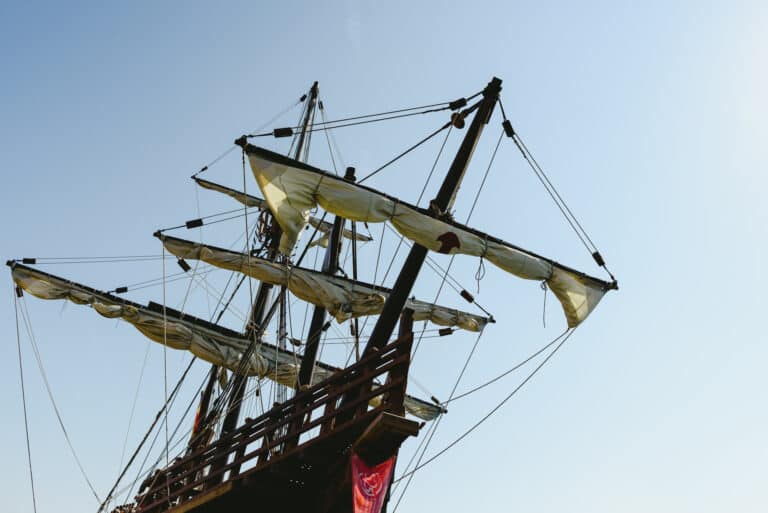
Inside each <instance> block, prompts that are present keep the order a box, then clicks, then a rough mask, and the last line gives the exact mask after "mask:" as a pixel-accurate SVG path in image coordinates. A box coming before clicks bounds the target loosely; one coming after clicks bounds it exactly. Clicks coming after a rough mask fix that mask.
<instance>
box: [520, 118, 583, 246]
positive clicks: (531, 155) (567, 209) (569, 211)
mask: <svg viewBox="0 0 768 513" xmlns="http://www.w3.org/2000/svg"><path fill="white" fill-rule="evenodd" d="M515 139H516V140H517V142H519V143H520V146H522V148H523V150H525V153H526V154H527V155H528V156H529V157H530V159H531V163H532V164H533V165H534V166H535V167H536V169H537V170H538V171H539V173H540V174H541V176H542V177H543V178H544V180H545V181H546V182H547V185H548V186H549V188H550V189H551V190H552V192H553V193H554V194H555V196H557V199H558V200H560V203H561V204H562V205H563V208H565V210H566V211H567V212H568V214H569V215H570V216H571V219H573V222H575V223H576V226H578V227H579V229H580V230H581V233H583V234H584V237H586V239H587V240H588V241H589V243H590V244H591V245H592V247H593V248H594V249H595V250H597V246H596V245H595V243H594V242H593V241H592V239H591V238H590V237H589V234H588V233H587V231H586V230H585V229H584V227H583V226H582V225H581V223H580V222H579V220H578V218H577V217H576V216H575V215H574V213H573V211H572V210H571V209H570V207H569V206H568V204H567V203H566V202H565V200H564V199H563V197H562V196H561V195H560V193H559V192H558V190H557V188H556V187H555V186H554V184H553V183H552V181H551V180H550V179H549V177H548V176H547V174H546V173H545V172H544V169H543V168H542V167H541V166H540V165H539V162H538V161H537V160H536V158H535V157H534V156H533V153H531V151H530V150H529V149H528V146H526V145H525V143H524V142H523V139H522V138H521V137H520V134H518V133H515Z"/></svg>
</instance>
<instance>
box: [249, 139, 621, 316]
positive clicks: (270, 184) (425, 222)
mask: <svg viewBox="0 0 768 513" xmlns="http://www.w3.org/2000/svg"><path fill="white" fill-rule="evenodd" d="M246 152H247V154H248V158H249V161H250V165H251V169H252V171H253V174H254V176H255V177H256V182H257V183H258V184H259V188H260V189H261V192H262V194H263V195H264V198H265V200H266V202H267V204H268V205H269V208H270V210H271V211H272V214H273V215H274V216H275V218H276V219H277V221H278V223H280V227H281V228H282V229H283V236H282V239H281V241H280V251H281V252H282V253H284V254H286V255H289V254H291V253H292V251H293V248H294V246H295V244H296V240H297V237H298V235H299V232H300V231H301V230H302V229H303V228H304V226H305V225H306V224H307V222H308V219H309V212H310V210H312V209H314V208H316V207H317V206H320V207H322V208H324V209H325V210H327V211H328V212H331V213H333V214H336V215H339V216H342V217H344V218H345V219H351V220H353V221H364V222H374V223H380V222H384V221H389V222H391V223H392V225H393V226H394V227H395V228H396V229H397V231H399V232H400V233H401V234H402V235H404V236H405V237H407V238H408V239H410V240H412V241H413V242H416V243H417V244H420V245H422V246H424V247H426V248H428V249H430V250H432V251H436V252H440V253H447V254H457V253H461V254H466V255H473V256H478V257H482V258H485V259H487V260H488V261H490V262H492V263H493V264H495V265H496V266H498V267H499V268H501V269H503V270H504V271H506V272H508V273H511V274H513V275H515V276H518V277H520V278H524V279H528V280H539V281H546V282H547V285H548V286H549V288H550V289H551V290H552V292H553V293H554V294H555V296H557V298H558V300H559V301H560V303H561V305H562V307H563V310H564V312H565V316H566V319H567V321H568V326H569V327H575V326H576V325H578V324H579V323H580V322H582V321H583V320H584V319H585V318H586V317H587V316H588V315H589V313H590V312H591V311H592V310H593V309H594V308H595V306H596V305H597V303H598V302H599V301H600V299H601V298H602V297H603V295H604V294H605V292H606V291H607V290H608V289H610V288H611V284H609V283H606V282H604V281H602V280H599V279H596V278H592V277H590V276H587V275H585V274H583V273H579V272H577V271H574V270H571V269H568V268H566V267H565V266H562V265H560V264H558V263H556V262H554V261H552V260H549V259H546V258H544V257H541V256H538V255H536V254H533V253H531V252H528V251H525V250H523V249H520V248H517V247H515V246H513V245H511V244H508V243H506V242H504V241H502V240H500V239H497V238H495V237H491V236H489V235H487V234H484V233H481V232H478V231H476V230H473V229H472V228H469V227H467V226H463V225H461V224H459V223H456V222H454V221H452V220H450V219H438V218H437V217H435V216H433V215H432V214H431V213H429V212H427V211H426V210H424V209H421V208H418V207H416V206H413V205H409V204H408V203H405V202H402V201H400V200H398V199H396V198H393V197H391V196H387V195H386V194H383V193H381V192H378V191H376V190H374V189H371V188H369V187H365V186H361V185H357V184H355V183H352V182H349V181H346V180H344V179H342V178H339V177H336V176H334V175H331V174H330V173H326V172H324V171H322V170H319V169H316V168H313V167H311V166H308V165H306V164H303V163H301V162H298V161H295V160H292V159H289V158H286V157H283V156H282V155H279V154H277V153H273V152H271V151H268V150H265V149H262V148H257V147H255V146H252V145H247V146H246Z"/></svg>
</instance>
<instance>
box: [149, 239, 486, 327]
mask: <svg viewBox="0 0 768 513" xmlns="http://www.w3.org/2000/svg"><path fill="white" fill-rule="evenodd" d="M158 237H159V238H160V240H162V241H163V245H165V248H166V249H167V250H168V251H169V252H170V253H172V254H173V255H176V256H177V257H179V258H185V259H194V260H202V261H203V262H206V263H209V264H211V265H214V266H216V267H220V268H223V269H229V270H230V271H237V272H241V273H244V274H247V275H248V276H251V277H253V278H256V279H257V280H259V281H264V282H267V283H271V284H272V285H280V286H285V287H287V288H288V290H290V291H291V293H292V294H293V295H294V296H296V297H298V298H299V299H302V300H304V301H307V302H309V303H312V304H314V305H317V306H322V307H323V308H325V309H326V310H327V311H328V312H329V313H330V314H331V315H333V316H334V317H335V318H336V320H337V321H338V322H344V321H346V320H348V319H350V318H353V317H360V316H364V315H377V314H379V313H381V310H382V308H384V302H385V301H386V299H387V296H388V295H389V289H386V288H383V287H375V286H374V285H370V284H367V283H363V282H360V281H355V280H350V279H348V278H342V277H341V276H329V275H327V274H323V273H321V272H318V271H313V270H310V269H304V268H301V267H289V266H286V265H283V264H279V263H275V262H270V261H268V260H264V259H262V258H258V257H255V256H249V255H247V254H244V253H238V252H235V251H229V250H227V249H222V248H217V247H214V246H209V245H206V244H199V243H197V242H192V241H188V240H184V239H179V238H176V237H170V236H168V235H163V234H158ZM405 307H406V308H410V309H411V310H413V312H414V314H413V318H414V320H416V321H420V320H428V321H430V322H432V323H434V324H438V325H440V326H456V327H459V328H462V329H465V330H468V331H482V329H483V328H484V327H485V325H486V324H487V323H488V318H487V317H482V316H479V315H474V314H470V313H467V312H463V311H461V310H456V309H453V308H447V307H444V306H439V305H435V304H432V303H427V302H425V301H419V300H417V299H409V300H408V301H407V302H406V305H405Z"/></svg>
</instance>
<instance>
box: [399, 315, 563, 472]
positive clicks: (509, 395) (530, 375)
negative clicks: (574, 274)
mask: <svg viewBox="0 0 768 513" xmlns="http://www.w3.org/2000/svg"><path fill="white" fill-rule="evenodd" d="M568 331H569V333H568V334H567V335H566V336H565V337H564V338H563V340H561V341H560V343H559V344H558V345H557V346H555V348H554V349H553V350H552V352H551V353H549V354H548V355H547V357H546V358H544V360H543V361H542V362H541V363H540V364H539V365H537V366H536V368H535V369H533V371H531V373H530V374H528V376H526V378H525V379H524V380H523V381H522V382H521V383H520V384H519V385H518V386H517V387H515V388H514V389H513V390H512V391H511V392H510V393H509V394H507V396H506V397H505V398H504V399H502V400H501V402H500V403H499V404H497V405H496V406H494V407H493V408H492V409H491V410H490V411H489V412H488V413H487V414H485V415H484V416H483V417H482V418H481V419H480V420H478V421H477V422H476V423H475V424H473V425H472V426H471V427H470V428H469V429H467V430H466V431H465V432H464V433H462V434H461V435H460V436H459V437H458V438H456V439H455V440H454V441H453V442H451V443H449V444H448V445H447V446H445V447H444V448H442V449H441V450H440V451H438V452H437V453H435V454H433V455H432V456H430V457H429V459H427V461H425V462H424V463H422V464H421V465H419V466H417V467H416V468H414V469H413V470H411V471H410V472H409V473H408V474H404V475H402V476H400V477H399V478H397V481H399V480H401V479H403V478H405V477H408V476H409V475H412V474H413V473H415V472H417V471H419V470H421V469H422V468H424V467H426V466H427V465H429V464H430V463H432V462H433V461H435V460H436V459H437V458H439V457H440V456H442V455H443V454H445V453H446V452H448V451H449V450H450V449H452V448H453V447H455V446H456V445H457V444H458V443H459V442H461V441H462V440H463V439H464V438H466V437H467V436H469V434H470V433H472V432H473V431H474V430H475V429H477V428H478V427H480V425H481V424H483V423H484V422H485V421H486V420H488V419H489V418H490V417H491V416H493V414H495V413H496V412H497V411H499V409H501V407H502V406H504V404H506V403H507V401H509V400H510V399H511V398H512V397H514V396H515V394H517V392H519V391H520V389H522V388H523V387H524V386H525V385H526V384H527V383H528V382H529V381H530V380H531V379H532V378H533V377H534V376H535V375H536V374H537V373H538V372H539V371H540V370H541V368H542V367H544V365H546V363H547V362H548V361H549V360H550V359H551V358H552V357H553V356H554V355H555V353H557V351H559V350H560V348H561V347H563V344H565V342H567V341H568V339H569V338H570V336H571V335H572V334H573V332H574V331H576V328H570V329H569V330H568Z"/></svg>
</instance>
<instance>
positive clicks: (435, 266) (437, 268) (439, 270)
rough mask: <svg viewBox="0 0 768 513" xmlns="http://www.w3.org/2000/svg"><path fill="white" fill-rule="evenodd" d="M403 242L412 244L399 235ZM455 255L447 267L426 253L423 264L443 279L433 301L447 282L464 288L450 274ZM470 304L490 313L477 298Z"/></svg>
mask: <svg viewBox="0 0 768 513" xmlns="http://www.w3.org/2000/svg"><path fill="white" fill-rule="evenodd" d="M384 224H385V226H386V227H387V228H388V229H389V230H391V231H392V232H393V233H395V234H396V235H400V234H399V232H398V231H396V230H395V229H394V228H392V227H391V226H389V225H388V224H386V223H384ZM403 243H404V244H405V245H406V246H407V247H409V248H410V247H411V246H412V244H411V243H409V242H405V237H403V236H402V235H400V244H403ZM400 244H398V248H399V246H400ZM395 256H397V251H395ZM455 257H456V255H455V254H453V255H451V260H450V261H449V263H448V267H447V268H443V267H442V266H441V265H440V264H439V263H438V262H437V260H435V259H434V258H432V257H430V256H429V255H427V258H426V260H425V261H424V263H425V264H427V267H429V268H430V269H432V270H433V271H434V272H435V274H437V275H438V276H440V277H441V278H442V279H443V282H442V283H441V284H440V288H439V289H438V293H437V294H436V296H435V300H434V301H433V303H436V302H437V299H438V297H439V295H440V292H441V291H442V287H443V286H444V285H445V284H446V283H447V284H448V286H449V287H451V288H452V289H453V290H454V291H455V292H459V293H461V291H462V290H465V289H466V287H464V286H463V285H462V284H461V282H460V281H459V280H457V279H456V278H455V277H454V276H452V275H451V274H450V270H451V265H452V264H453V259H454V258H455ZM393 259H394V257H393ZM393 264H394V262H393V261H391V262H390V265H389V268H388V269H387V272H386V273H385V274H384V278H382V284H383V280H384V279H386V278H387V275H388V274H389V270H390V269H391V268H392V265H393ZM382 286H383V285H382ZM472 304H473V305H475V306H477V307H478V308H479V309H480V310H482V311H483V313H485V314H486V315H488V316H491V313H490V312H489V311H488V310H486V309H485V307H483V305H481V304H480V303H478V302H477V300H475V301H473V302H472ZM416 347H418V342H417V343H416Z"/></svg>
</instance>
